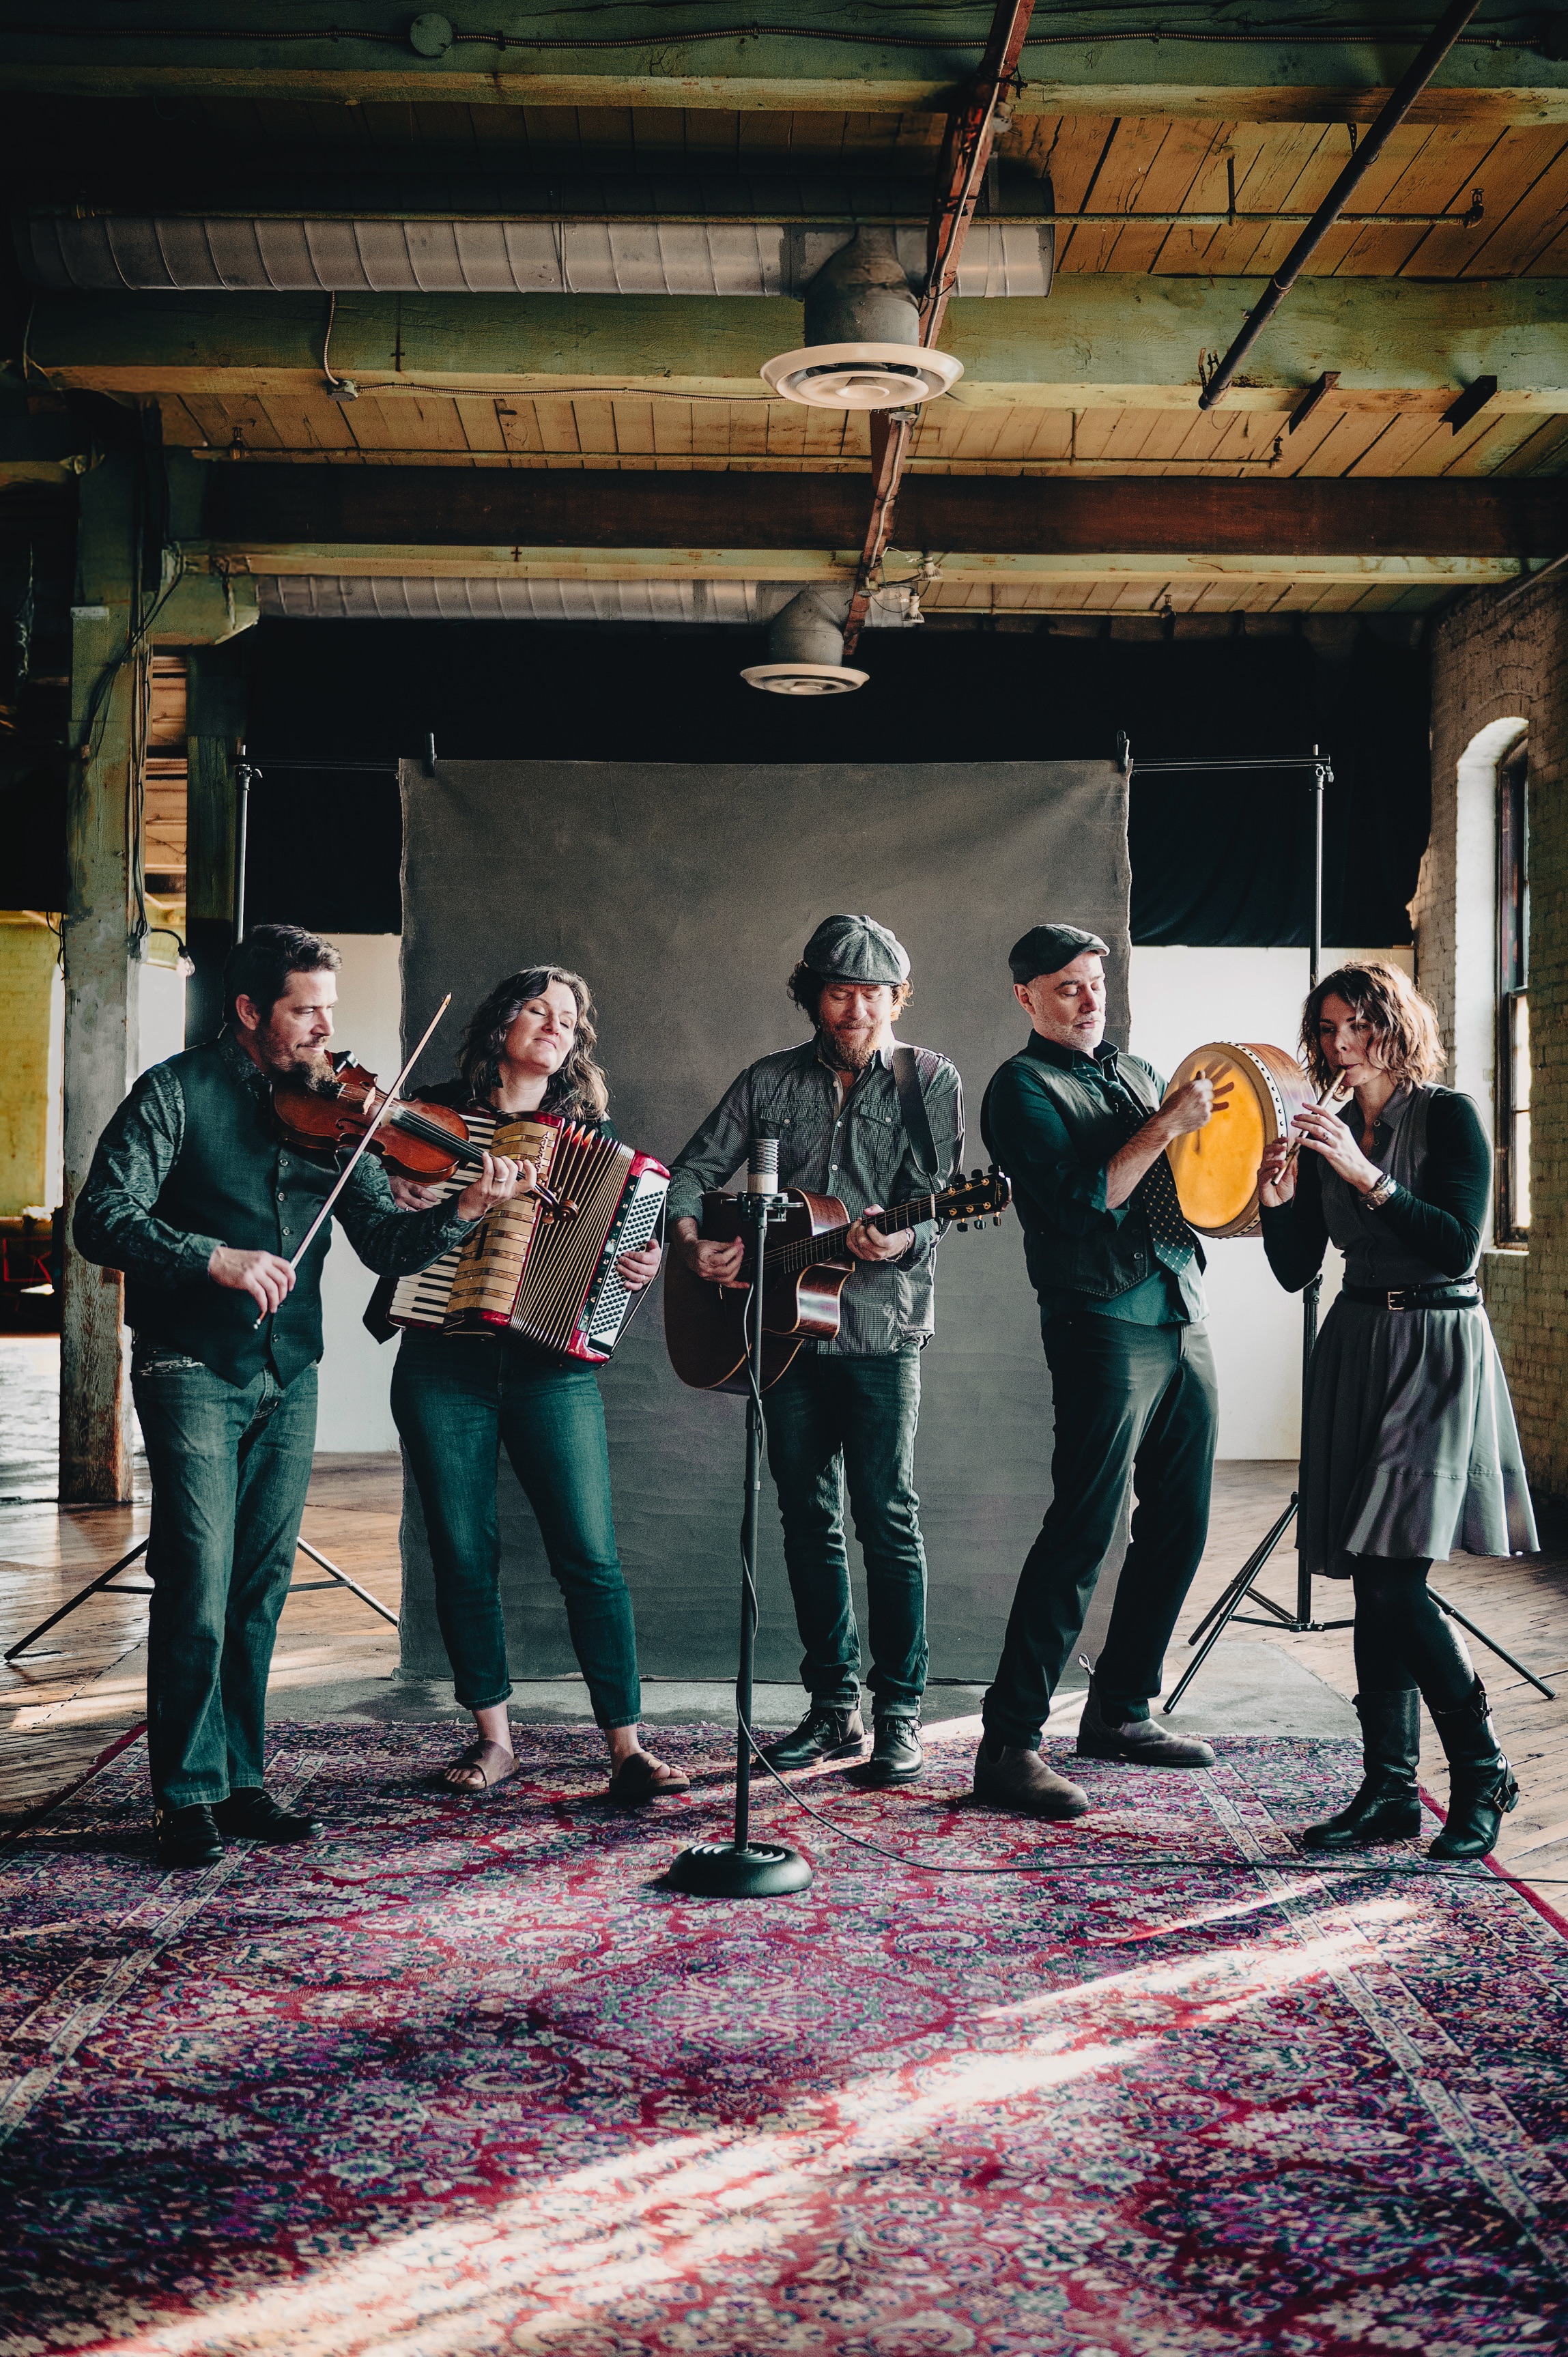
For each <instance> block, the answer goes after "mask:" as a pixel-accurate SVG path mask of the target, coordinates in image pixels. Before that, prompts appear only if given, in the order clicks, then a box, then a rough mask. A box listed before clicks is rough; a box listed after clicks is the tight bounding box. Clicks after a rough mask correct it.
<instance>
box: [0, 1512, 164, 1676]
mask: <svg viewBox="0 0 1568 2357" xmlns="http://www.w3.org/2000/svg"><path fill="white" fill-rule="evenodd" d="M146 1551H147V1542H146V1540H145V1539H143V1540H141V1541H140V1543H139V1544H137V1545H135V1546H134V1547H133V1548H132V1549H131V1552H130V1554H129V1555H122V1556H121V1557H120V1560H119V1562H118V1563H112V1564H111V1565H110V1566H109V1568H108V1570H107V1571H101V1572H100V1573H99V1575H98V1577H97V1578H96V1579H94V1580H91V1581H90V1582H89V1584H88V1585H87V1587H82V1588H79V1589H78V1590H77V1592H76V1594H75V1595H74V1596H73V1597H72V1598H71V1599H70V1603H69V1604H62V1605H61V1606H60V1608H59V1611H58V1612H51V1613H50V1614H49V1617H48V1620H40V1621H39V1623H38V1627H37V1628H36V1629H29V1630H28V1631H27V1635H26V1636H25V1637H18V1638H17V1640H16V1643H15V1644H14V1645H11V1646H8V1647H7V1648H6V1652H5V1659H6V1661H8V1662H15V1661H19V1660H20V1658H21V1656H22V1655H23V1654H24V1653H25V1652H27V1651H28V1650H29V1648H30V1647H32V1646H34V1645H36V1644H37V1643H38V1639H39V1638H40V1637H47V1636H48V1632H49V1631H50V1630H51V1629H52V1628H53V1627H54V1625H55V1623H56V1621H57V1620H64V1619H65V1616H66V1614H67V1613H68V1612H74V1611H75V1610H76V1608H77V1606H78V1605H79V1604H85V1603H86V1601H87V1599H88V1598H89V1597H90V1596H97V1595H99V1594H101V1593H102V1590H104V1589H105V1588H107V1587H109V1582H110V1581H111V1580H112V1579H113V1577H114V1575H115V1573H116V1572H117V1571H124V1569H125V1566H127V1564H133V1563H134V1562H135V1560H136V1557H137V1556H138V1555H145V1554H146ZM111 1592H112V1593H113V1592H114V1591H111ZM118 1593H119V1594H120V1595H122V1596H150V1595H151V1594H152V1589H151V1587H123V1588H121V1589H119V1590H118Z"/></svg>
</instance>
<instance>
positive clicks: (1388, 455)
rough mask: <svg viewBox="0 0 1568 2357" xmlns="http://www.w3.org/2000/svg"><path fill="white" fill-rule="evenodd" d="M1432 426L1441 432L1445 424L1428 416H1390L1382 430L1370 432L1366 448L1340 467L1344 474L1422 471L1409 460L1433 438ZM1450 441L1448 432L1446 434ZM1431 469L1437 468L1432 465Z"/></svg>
mask: <svg viewBox="0 0 1568 2357" xmlns="http://www.w3.org/2000/svg"><path fill="white" fill-rule="evenodd" d="M1434 426H1436V427H1440V430H1441V431H1442V433H1443V434H1444V436H1448V428H1447V427H1446V426H1445V425H1441V421H1440V420H1438V419H1435V418H1431V417H1394V418H1391V419H1390V420H1389V422H1388V424H1387V425H1386V426H1385V427H1384V428H1383V430H1382V432H1381V433H1380V434H1378V435H1376V436H1373V438H1372V439H1371V440H1370V441H1369V443H1368V445H1367V447H1366V448H1365V449H1364V450H1362V451H1360V452H1359V454H1358V455H1357V457H1354V458H1352V459H1351V461H1350V462H1349V464H1348V466H1346V467H1344V468H1341V472H1342V473H1344V474H1346V475H1402V474H1405V473H1408V472H1420V471H1423V470H1422V469H1420V468H1415V467H1414V466H1413V465H1412V461H1413V460H1414V459H1415V458H1416V457H1417V456H1418V454H1419V453H1420V452H1421V451H1422V450H1423V449H1424V448H1425V447H1427V446H1428V445H1429V444H1430V443H1431V441H1432V439H1433V432H1434ZM1448 438H1449V439H1450V441H1451V440H1452V436H1448ZM1431 471H1433V472H1437V471H1439V470H1438V469H1436V468H1434V469H1432V470H1431Z"/></svg>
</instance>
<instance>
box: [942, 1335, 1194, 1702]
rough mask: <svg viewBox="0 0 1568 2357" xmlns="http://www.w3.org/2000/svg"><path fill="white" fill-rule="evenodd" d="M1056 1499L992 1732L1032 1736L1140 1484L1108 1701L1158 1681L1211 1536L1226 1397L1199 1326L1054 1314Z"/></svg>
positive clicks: (1031, 1569)
mask: <svg viewBox="0 0 1568 2357" xmlns="http://www.w3.org/2000/svg"><path fill="white" fill-rule="evenodd" d="M1046 1359H1047V1364H1048V1365H1049V1367H1050V1371H1051V1392H1052V1396H1053V1398H1054V1400H1055V1403H1056V1445H1055V1448H1054V1449H1053V1451H1052V1455H1051V1485H1052V1492H1053V1494H1052V1498H1051V1502H1050V1505H1049V1507H1048V1508H1047V1513H1046V1519H1045V1522H1044V1523H1043V1524H1042V1525H1041V1529H1040V1535H1039V1537H1038V1538H1037V1539H1036V1541H1035V1544H1034V1545H1033V1546H1032V1547H1031V1548H1030V1550H1029V1553H1028V1555H1026V1558H1025V1562H1024V1568H1023V1570H1022V1572H1021V1573H1020V1574H1019V1577H1018V1590H1017V1594H1016V1595H1015V1598H1014V1599H1013V1610H1012V1614H1011V1616H1010V1618H1009V1620H1008V1622H1007V1635H1006V1638H1005V1640H1004V1644H1003V1648H1002V1661H1001V1665H1000V1667H999V1668H998V1670H997V1673H996V1683H995V1684H994V1685H993V1687H992V1688H991V1690H990V1692H989V1693H988V1694H987V1695H986V1697H985V1705H984V1717H985V1725H986V1728H987V1731H988V1732H989V1733H990V1734H992V1735H993V1736H995V1737H996V1738H998V1739H999V1740H1000V1741H1002V1742H1003V1743H1014V1744H1022V1745H1026V1746H1033V1745H1035V1744H1036V1743H1038V1741H1039V1739H1040V1729H1041V1727H1042V1726H1043V1725H1044V1724H1045V1721H1046V1718H1047V1715H1048V1713H1049V1710H1050V1700H1051V1695H1053V1693H1054V1692H1055V1691H1056V1685H1057V1681H1058V1678H1059V1677H1060V1676H1061V1674H1062V1670H1063V1668H1064V1667H1065V1665H1066V1663H1067V1657H1068V1654H1069V1652H1070V1650H1071V1648H1072V1645H1073V1643H1074V1641H1075V1640H1076V1638H1077V1636H1078V1633H1079V1630H1080V1629H1081V1628H1082V1626H1083V1616H1084V1614H1085V1613H1086V1612H1087V1611H1088V1609H1089V1600H1090V1597H1091V1596H1092V1595H1093V1593H1094V1588H1095V1583H1096V1582H1097V1580H1098V1579H1099V1577H1100V1573H1101V1566H1102V1565H1103V1563H1104V1561H1105V1558H1106V1556H1107V1555H1108V1554H1109V1553H1110V1552H1111V1549H1112V1546H1114V1544H1115V1543H1116V1538H1117V1534H1118V1533H1119V1531H1120V1529H1121V1526H1122V1509H1123V1507H1124V1506H1125V1504H1126V1499H1127V1486H1128V1483H1129V1481H1131V1483H1132V1485H1133V1495H1134V1498H1135V1500H1136V1503H1135V1505H1134V1508H1133V1538H1132V1544H1131V1545H1130V1546H1129V1547H1128V1549H1127V1555H1126V1560H1125V1561H1124V1563H1123V1564H1122V1577H1121V1579H1120V1580H1119V1582H1118V1583H1117V1588H1116V1601H1115V1603H1114V1605H1113V1606H1112V1611H1111V1627H1110V1630H1109V1631H1108V1633H1107V1636H1106V1639H1105V1643H1104V1646H1103V1648H1102V1650H1101V1655H1100V1659H1099V1662H1098V1663H1096V1665H1095V1683H1096V1684H1097V1686H1098V1687H1099V1689H1100V1691H1101V1695H1104V1696H1105V1697H1106V1699H1107V1701H1108V1703H1109V1704H1111V1705H1112V1706H1115V1705H1116V1704H1118V1703H1120V1704H1122V1705H1134V1704H1135V1705H1137V1706H1139V1715H1142V1706H1143V1705H1144V1703H1145V1702H1146V1700H1147V1698H1148V1697H1149V1696H1150V1695H1156V1694H1158V1692H1159V1690H1160V1674H1161V1670H1162V1666H1163V1664H1164V1661H1165V1647H1166V1645H1167V1644H1168V1643H1169V1642H1170V1637H1171V1631H1172V1630H1173V1629H1174V1628H1175V1626H1176V1614H1177V1613H1178V1612H1179V1611H1180V1610H1181V1608H1182V1604H1183V1602H1184V1600H1185V1598H1186V1596H1187V1589H1188V1588H1189V1587H1191V1586H1192V1581H1193V1575H1194V1574H1195V1572H1196V1571H1197V1566H1198V1563H1199V1561H1200V1559H1201V1557H1202V1555H1203V1546H1204V1541H1205V1539H1206V1538H1207V1537H1208V1494H1209V1488H1210V1485H1211V1482H1212V1480H1213V1473H1214V1440H1215V1428H1216V1424H1217V1421H1218V1417H1219V1392H1218V1389H1217V1387H1216V1384H1215V1380H1214V1359H1213V1354H1212V1352H1211V1351H1210V1349H1209V1345H1208V1333H1207V1331H1206V1330H1205V1329H1204V1328H1203V1327H1202V1326H1134V1325H1132V1324H1130V1323H1128V1322H1127V1321H1126V1320H1125V1319H1123V1318H1101V1317H1097V1316H1096V1315H1095V1314H1094V1312H1093V1311H1084V1312H1077V1313H1074V1314H1073V1315H1072V1316H1070V1317H1067V1318H1053V1319H1052V1321H1051V1323H1050V1325H1049V1326H1048V1327H1047V1329H1046Z"/></svg>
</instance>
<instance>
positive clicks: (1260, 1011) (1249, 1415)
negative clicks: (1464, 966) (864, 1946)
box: [1132, 948, 1414, 1458]
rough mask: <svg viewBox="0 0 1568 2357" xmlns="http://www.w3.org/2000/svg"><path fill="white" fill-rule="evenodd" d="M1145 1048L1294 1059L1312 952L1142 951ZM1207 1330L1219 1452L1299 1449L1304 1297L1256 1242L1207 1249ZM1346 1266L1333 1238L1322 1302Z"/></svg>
mask: <svg viewBox="0 0 1568 2357" xmlns="http://www.w3.org/2000/svg"><path fill="white" fill-rule="evenodd" d="M1413 955H1414V953H1413V952H1412V951H1411V950H1408V949H1393V950H1376V951H1369V950H1327V949H1326V950H1325V951H1324V952H1323V965H1324V971H1325V973H1326V972H1327V971H1328V969H1329V968H1330V967H1331V966H1333V965H1336V964H1337V963H1339V962H1340V960H1341V959H1343V958H1347V957H1366V956H1376V957H1384V958H1388V959H1390V960H1391V962H1392V963H1395V964H1398V965H1401V966H1402V967H1403V968H1404V970H1405V972H1406V973H1407V974H1408V973H1410V972H1411V970H1412V961H1413ZM1132 990H1133V1036H1132V1046H1133V1051H1134V1053H1135V1054H1137V1055H1140V1056H1143V1057H1145V1058H1146V1059H1147V1060H1148V1061H1149V1062H1150V1063H1151V1064H1153V1065H1154V1066H1155V1070H1156V1071H1159V1072H1162V1073H1166V1074H1168V1073H1170V1072H1172V1071H1175V1069H1176V1066H1177V1064H1179V1063H1180V1061H1181V1060H1182V1058H1183V1057H1184V1056H1187V1055H1190V1053H1191V1052H1192V1050H1193V1049H1194V1048H1201V1047H1203V1046H1204V1045H1205V1043H1206V1042H1207V1041H1208V1040H1210V1039H1237V1040H1242V1041H1247V1040H1262V1041H1264V1042H1266V1043H1267V1044H1269V1045H1270V1046H1272V1047H1275V1048H1283V1049H1285V1050H1286V1051H1287V1053H1289V1054H1291V1055H1294V1054H1295V1053H1296V1052H1297V1050H1296V1034H1297V1031H1298V1029H1299V1027H1300V1023H1301V1007H1302V1001H1303V999H1304V998H1305V996H1306V952H1305V950H1251V949H1233V950H1231V949H1176V948H1167V949H1134V951H1133V974H1132ZM1207 1249H1208V1275H1207V1276H1206V1277H1205V1279H1204V1283H1205V1285H1206V1286H1207V1287H1208V1304H1209V1333H1210V1336H1211V1337H1212V1340H1213V1344H1214V1356H1215V1361H1216V1364H1217V1366H1218V1368H1219V1455H1220V1456H1221V1457H1275V1458H1277V1457H1288V1458H1294V1455H1295V1454H1296V1450H1297V1448H1298V1446H1299V1440H1300V1423H1301V1298H1300V1296H1299V1295H1297V1294H1291V1293H1283V1292H1282V1291H1281V1289H1280V1287H1279V1286H1277V1285H1276V1284H1275V1283H1274V1280H1273V1276H1272V1275H1270V1274H1269V1265H1268V1263H1267V1261H1266V1260H1265V1259H1264V1257H1263V1247H1262V1243H1259V1242H1258V1241H1257V1240H1256V1239H1255V1238H1253V1237H1250V1236H1235V1237H1230V1238H1228V1239H1226V1240H1225V1241H1224V1242H1222V1243H1211V1244H1209V1245H1208V1247H1207ZM1341 1270H1342V1263H1341V1261H1340V1257H1339V1254H1337V1252H1336V1251H1334V1249H1333V1247H1332V1246H1330V1248H1329V1254H1328V1259H1327V1262H1326V1265H1325V1268H1324V1283H1323V1307H1324V1308H1325V1309H1326V1308H1327V1307H1328V1304H1329V1303H1330V1302H1331V1301H1332V1300H1333V1298H1334V1297H1335V1295H1336V1294H1337V1292H1338V1290H1339V1280H1340V1275H1341Z"/></svg>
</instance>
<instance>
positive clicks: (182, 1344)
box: [125, 1041, 337, 1385]
mask: <svg viewBox="0 0 1568 2357" xmlns="http://www.w3.org/2000/svg"><path fill="white" fill-rule="evenodd" d="M170 1065H171V1069H172V1070H173V1071H174V1073H175V1076H176V1078H177V1080H178V1082H179V1085H180V1093H181V1095H182V1096H183V1097H184V1099H185V1134H184V1136H183V1138H182V1139H181V1142H180V1149H179V1157H178V1159H177V1162H176V1163H175V1166H174V1168H173V1170H172V1171H171V1172H170V1173H169V1176H168V1177H167V1179H166V1180H165V1181H164V1184H163V1187H162V1188H161V1189H160V1190H159V1194H158V1200H157V1202H156V1206H155V1211H156V1216H157V1217H158V1218H159V1219H160V1220H164V1221H166V1222H167V1223H168V1225H169V1226H170V1227H171V1228H178V1229H180V1230H181V1231H182V1232H184V1233H185V1234H187V1235H196V1236H219V1237H221V1239H222V1241H223V1242H224V1243H226V1244H231V1245H232V1246H233V1247H234V1248H235V1250H236V1251H240V1252H271V1253H279V1254H282V1255H283V1256H284V1258H285V1259H288V1258H290V1257H291V1256H292V1255H293V1254H295V1252H297V1251H298V1249H299V1246H300V1243H301V1241H302V1240H303V1238H304V1235H305V1232H306V1228H308V1227H309V1225H310V1222H311V1221H312V1220H313V1219H314V1218H315V1217H316V1214H317V1211H319V1210H320V1208H321V1204H322V1201H323V1200H324V1199H325V1197H326V1196H327V1195H328V1192H329V1191H330V1189H331V1187H332V1183H333V1180H334V1179H335V1178H336V1176H337V1172H336V1170H335V1169H332V1168H326V1167H324V1166H322V1165H321V1164H319V1163H314V1162H307V1161H306V1160H305V1158H304V1157H303V1156H301V1155H299V1154H296V1153H295V1150H294V1149H293V1147H292V1146H285V1145H284V1144H283V1142H282V1141H281V1140H280V1138H279V1137H278V1135H277V1132H276V1130H275V1129H274V1126H273V1120H272V1114H271V1111H270V1108H269V1106H268V1103H267V1100H266V1098H265V1097H264V1096H263V1095H262V1094H261V1093H260V1092H258V1091H257V1090H256V1089H255V1088H253V1087H252V1086H251V1085H250V1084H249V1083H248V1082H247V1081H246V1080H245V1078H244V1076H243V1075H242V1074H241V1073H238V1072H235V1071H231V1068H230V1065H229V1062H228V1060H227V1057H226V1056H225V1054H224V1052H223V1050H222V1049H220V1047H219V1046H218V1044H217V1043H216V1041H214V1042H213V1043H212V1044H211V1045H209V1046H208V1047H204V1048H188V1049H186V1051H185V1053H184V1054H183V1055H180V1056H175V1057H172V1058H171V1059H170ZM331 1241H332V1226H331V1222H330V1221H328V1224H327V1228H326V1232H325V1233H324V1234H322V1235H319V1236H317V1239H316V1242H315V1243H313V1244H312V1245H311V1247H310V1250H309V1252H308V1253H307V1254H306V1258H305V1265H304V1266H303V1267H302V1268H301V1270H300V1272H299V1275H298V1276H297V1278H296V1279H295V1287H294V1291H293V1292H292V1293H291V1294H290V1295H289V1297H288V1298H287V1300H286V1301H285V1303H284V1305H283V1308H281V1309H280V1310H278V1312H277V1313H276V1315H275V1316H274V1317H272V1318H267V1319H265V1320H264V1321H263V1324H262V1326H261V1327H260V1328H259V1329H258V1328H257V1326H256V1305H255V1303H254V1301H252V1298H251V1296H250V1295H249V1294H248V1293H236V1292H233V1291H231V1289H230V1288H229V1287H228V1286H220V1285H214V1284H212V1283H211V1282H210V1280H209V1282H208V1283H206V1284H205V1285H201V1286H189V1287H183V1286H158V1285H149V1284H147V1283H145V1281H139V1280H138V1279H137V1278H135V1277H134V1276H130V1275H127V1277H126V1280H125V1323H126V1324H127V1325H128V1326H129V1327H131V1328H132V1329H133V1330H134V1332H135V1333H136V1334H137V1335H138V1336H140V1337H143V1338H145V1339H148V1340H155V1341H158V1342H163V1343H166V1344H167V1346H168V1347H169V1349H170V1350H171V1351H182V1352H184V1353H185V1355H186V1356H187V1357H188V1358H192V1359H199V1360H200V1361H202V1364H203V1365H204V1366H209V1367H210V1368H211V1369H212V1372H213V1373H214V1374H216V1375H221V1376H222V1378H223V1380H224V1382H225V1383H250V1382H252V1379H253V1378H254V1377H255V1376H257V1375H259V1374H260V1373H261V1372H263V1369H264V1368H265V1367H267V1366H268V1365H269V1364H270V1366H271V1367H272V1370H273V1372H274V1374H275V1375H276V1377H277V1379H278V1381H279V1383H284V1384H285V1385H286V1384H288V1383H293V1381H294V1379H295V1375H298V1374H303V1372H305V1370H306V1367H310V1366H314V1365H315V1363H316V1361H317V1360H318V1359H319V1358H320V1356H321V1348H322V1345H321V1264H322V1262H323V1261H324V1260H325V1259H326V1257H327V1251H328V1245H329V1244H330V1243H331Z"/></svg>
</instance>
